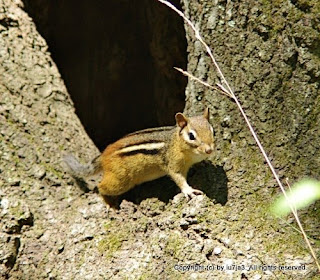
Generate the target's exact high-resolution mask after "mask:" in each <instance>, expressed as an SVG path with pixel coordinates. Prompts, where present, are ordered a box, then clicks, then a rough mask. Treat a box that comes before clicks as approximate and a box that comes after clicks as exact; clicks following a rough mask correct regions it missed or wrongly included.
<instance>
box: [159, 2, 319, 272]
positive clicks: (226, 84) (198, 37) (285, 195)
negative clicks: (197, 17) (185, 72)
mask: <svg viewBox="0 0 320 280" xmlns="http://www.w3.org/2000/svg"><path fill="white" fill-rule="evenodd" d="M158 1H159V2H161V3H163V4H164V5H166V6H168V7H169V8H170V9H172V10H174V11H175V12H176V13H177V14H178V15H180V16H181V17H182V18H183V19H184V20H185V21H186V23H187V24H188V25H189V26H190V27H191V29H192V30H193V32H194V34H195V37H196V39H198V40H199V42H200V43H201V44H202V45H203V46H204V48H205V50H206V52H207V53H208V54H209V56H210V58H211V60H212V62H213V64H214V66H215V67H216V69H217V72H218V74H219V75H220V78H221V79H222V82H223V83H224V84H225V86H226V87H227V89H226V90H224V91H225V92H226V93H227V94H231V96H232V98H233V99H234V101H235V102H236V104H237V106H238V108H239V110H240V113H241V114H242V116H243V118H244V120H245V122H246V124H247V126H248V128H249V130H250V132H251V134H252V136H253V138H254V140H255V141H256V143H257V145H258V147H259V149H260V151H261V153H262V155H263V157H264V159H265V161H266V162H267V164H268V166H269V169H270V170H271V172H272V174H273V177H274V178H275V180H276V182H277V183H278V185H279V187H280V189H281V191H282V192H283V195H284V197H285V198H286V199H287V201H288V203H289V206H290V209H291V212H292V213H293V215H294V217H295V219H296V221H297V224H298V226H299V228H300V230H301V232H302V235H303V237H304V239H305V241H306V243H307V246H308V247H309V250H310V252H311V255H312V257H313V258H314V260H315V263H316V265H317V267H318V270H319V271H320V264H319V262H318V260H317V257H316V254H315V252H314V250H313V248H312V246H311V244H310V242H309V239H308V237H307V235H306V233H305V231H304V229H303V227H302V224H301V222H300V219H299V217H298V215H297V213H296V211H295V209H294V207H293V205H292V203H291V201H290V199H289V198H288V196H287V194H286V191H285V189H284V187H283V185H282V183H281V181H280V178H279V176H278V174H277V172H276V170H275V168H274V167H273V165H272V163H271V160H270V159H269V157H268V155H267V153H266V151H265V149H264V148H263V146H262V144H261V142H260V140H259V138H258V135H257V134H256V132H255V130H254V129H253V127H252V125H251V123H250V121H249V119H248V117H247V115H246V113H245V111H244V110H243V108H242V106H241V104H240V102H239V100H238V98H237V97H236V95H235V94H234V92H233V90H232V89H231V87H230V85H229V83H228V82H227V80H226V78H225V76H224V74H223V73H222V71H221V69H220V67H219V65H218V63H217V61H216V60H215V58H214V56H213V54H212V51H211V49H210V48H209V46H208V45H207V44H206V43H205V42H204V40H203V39H202V37H201V35H200V33H199V31H198V30H197V29H196V28H195V26H194V25H193V23H192V22H191V21H190V20H189V19H188V18H187V17H186V16H185V15H184V14H183V13H182V12H181V11H180V10H178V9H177V8H176V7H175V6H173V5H172V4H171V3H169V2H168V1H166V0H158ZM220 86H221V87H222V88H224V87H223V86H222V85H220Z"/></svg>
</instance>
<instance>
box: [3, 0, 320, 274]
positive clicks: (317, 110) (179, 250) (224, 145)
mask: <svg viewBox="0 0 320 280" xmlns="http://www.w3.org/2000/svg"><path fill="white" fill-rule="evenodd" d="M182 2H183V4H184V5H183V9H184V11H185V12H186V14H187V15H188V16H189V17H190V18H191V19H192V21H193V22H195V23H196V25H197V26H198V28H199V29H200V31H201V33H202V34H203V35H204V38H205V40H206V42H208V43H209V45H210V46H211V47H212V49H213V50H214V52H215V54H216V55H217V60H218V61H219V62H220V63H221V66H222V69H223V71H224V72H225V74H226V76H227V77H228V79H229V80H230V81H231V84H232V87H233V88H234V89H235V91H236V94H237V95H238V96H239V98H240V100H241V102H242V104H243V106H244V108H245V110H246V112H247V113H248V115H249V117H250V119H251V120H252V122H253V124H254V126H255V128H256V129H257V131H258V132H259V136H260V138H261V139H262V142H263V144H264V145H265V147H266V149H267V151H268V153H269V154H270V155H271V156H272V159H273V162H274V164H275V166H276V167H277V169H278V170H279V172H280V174H281V175H282V176H288V177H289V178H290V180H292V181H294V180H295V179H297V178H299V177H304V176H313V177H318V178H319V175H318V174H319V169H320V168H319V166H320V165H319V163H320V162H319V160H320V149H319V145H318V142H319V141H318V139H319V136H320V135H319V134H320V131H319V119H320V116H319V114H320V106H319V101H320V97H319V89H318V87H319V82H318V79H319V75H320V68H319V67H320V58H319V55H320V46H319V43H320V40H319V29H320V25H319V18H318V15H319V12H320V7H319V4H318V2H317V1H291V2H290V1H272V2H273V4H272V5H271V4H270V3H269V1H253V0H252V1H250V0H246V1H241V2H240V3H238V2H237V4H235V3H233V2H231V1H197V2H196V1H182ZM186 29H187V39H188V52H189V57H188V63H189V64H188V70H189V71H190V72H192V73H193V74H194V75H196V76H198V77H200V78H202V79H205V80H208V81H209V82H210V83H212V84H214V83H215V82H217V76H216V72H215V70H214V69H213V67H212V66H211V63H210V60H209V59H208V57H207V56H206V55H205V53H204V52H203V49H202V47H201V46H200V45H199V43H198V42H196V41H195V39H194V38H193V37H192V36H191V35H190V33H188V30H189V29H188V28H186ZM168 49H170V48H168ZM0 97H1V99H0V124H1V126H0V140H1V141H0V156H1V161H0V187H1V188H0V227H1V228H0V229H1V231H0V242H1V243H0V245H1V247H0V275H1V277H3V278H10V279H110V278H112V279H273V278H275V277H278V279H316V277H317V276H315V273H316V269H315V266H314V264H313V261H312V258H311V257H310V256H309V254H308V251H307V250H306V247H305V244H304V242H303V241H302V237H301V235H300V234H299V233H297V232H296V231H295V230H294V229H292V227H290V224H292V225H294V222H293V220H292V218H291V217H289V218H288V219H286V221H280V220H278V219H275V218H273V217H271V216H270V214H269V213H268V205H269V204H268V203H269V202H270V201H271V199H272V197H274V195H275V193H278V189H277V187H276V186H275V184H274V181H273V179H272V178H271V174H270V172H269V171H268V170H267V168H266V166H265V164H264V162H263V159H262V156H261V155H260V154H259V152H258V149H257V148H256V146H255V145H254V142H253V140H252V138H251V136H250V134H249V132H248V129H247V128H246V127H245V125H244V122H243V120H242V118H241V116H240V114H239V113H238V111H237V108H236V106H235V104H234V103H233V102H232V101H230V100H229V99H227V98H226V97H224V96H221V95H219V94H218V93H212V92H210V91H208V90H207V89H205V88H203V87H202V86H199V85H197V84H195V83H194V82H189V84H188V87H187V90H186V112H187V113H189V114H195V113H196V112H200V111H202V109H203V107H204V106H209V107H210V109H211V112H212V116H211V120H212V124H213V125H214V128H215V135H216V151H215V155H214V156H213V157H212V159H211V163H210V162H207V163H202V164H200V165H198V166H197V167H195V168H194V169H193V170H192V171H191V172H190V182H191V184H192V185H195V186H197V187H199V188H201V189H202V190H203V191H204V192H205V193H206V196H197V197H195V198H194V199H192V200H190V201H189V202H187V201H185V199H184V197H183V195H181V194H178V195H177V196H175V198H174V199H172V198H173V197H174V195H175V194H176V193H177V190H176V187H175V186H174V184H172V183H170V182H169V180H166V179H163V180H158V181H155V182H152V183H149V184H146V185H144V186H142V187H138V188H137V190H136V191H135V192H132V193H131V194H129V196H128V197H127V198H130V200H133V201H135V203H133V202H132V201H128V200H123V202H122V204H121V208H120V210H119V211H110V212H109V213H107V212H106V208H105V206H104V204H103V203H102V201H101V199H100V198H99V196H98V195H97V194H96V193H94V192H92V191H91V192H88V193H84V192H82V191H81V190H79V188H78V187H77V185H76V183H75V182H74V180H73V179H72V178H71V177H70V176H69V175H68V174H66V173H65V172H64V169H63V166H62V165H61V162H60V160H61V155H62V154H63V153H64V152H76V153H77V154H78V155H80V156H81V158H83V159H86V160H88V159H91V158H93V157H94V156H95V155H97V154H98V150H97V149H96V147H95V146H94V144H93V143H92V141H91V140H90V138H89V137H88V136H87V135H86V133H85V131H84V129H83V127H82V125H81V123H80V121H79V120H78V118H77V116H76V115H75V114H74V107H73V104H72V101H71V100H70V97H69V95H68V93H67V91H66V88H65V86H64V83H63V81H62V79H61V77H60V75H59V73H58V70H57V67H56V66H55V63H54V62H53V60H52V59H51V57H50V55H49V53H48V51H47V45H46V42H45V41H44V40H43V38H42V37H41V36H40V35H39V34H38V32H37V30H36V28H35V25H34V24H33V22H32V19H31V18H30V17H28V15H27V14H26V13H25V12H24V11H23V10H22V2H21V1H19V0H0ZM95 184H96V181H94V180H93V181H90V182H89V185H90V186H92V187H94V185H95ZM130 195H131V196H130ZM153 195H155V196H156V198H152V196H153ZM317 206H318V205H313V206H312V207H309V209H308V210H306V211H305V213H304V214H303V215H302V221H303V224H304V225H305V227H306V229H307V230H308V235H309V236H310V237H311V239H312V242H313V243H314V244H315V245H319V244H318V243H316V241H317V240H319V210H317V209H319V207H317ZM288 224H289V225H288ZM316 247H317V246H316ZM192 264H193V265H194V264H199V265H211V267H210V268H214V270H208V271H194V270H192V269H191V270H189V271H180V270H179V269H182V268H183V267H182V266H179V265H192ZM226 264H228V265H230V266H229V269H228V270H226ZM175 265H178V266H177V267H175ZM217 265H219V266H222V265H224V271H219V270H217ZM232 265H236V266H237V267H236V268H237V270H235V267H233V266H232ZM248 265H257V266H259V265H269V266H275V267H276V268H277V269H276V270H272V267H269V268H267V267H262V268H264V269H265V271H263V270H262V269H261V267H260V268H256V269H252V270H251V271H247V270H243V266H248ZM279 265H289V266H290V265H305V268H306V269H305V270H301V271H291V270H279V269H278V268H279V267H278V266H279ZM184 269H187V267H184ZM198 269H199V267H198ZM246 277H247V278H246Z"/></svg>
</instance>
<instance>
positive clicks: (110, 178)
mask: <svg viewBox="0 0 320 280" xmlns="http://www.w3.org/2000/svg"><path fill="white" fill-rule="evenodd" d="M98 189H99V193H100V195H101V196H102V198H103V199H104V201H105V203H106V204H107V205H109V206H110V207H112V208H116V209H117V208H119V207H118V196H119V195H121V194H123V193H125V192H126V191H128V190H129V189H130V186H128V184H127V182H122V181H121V180H119V178H117V177H116V176H115V175H114V174H113V173H112V172H110V173H105V174H104V176H103V178H102V181H101V183H100V184H99V185H98Z"/></svg>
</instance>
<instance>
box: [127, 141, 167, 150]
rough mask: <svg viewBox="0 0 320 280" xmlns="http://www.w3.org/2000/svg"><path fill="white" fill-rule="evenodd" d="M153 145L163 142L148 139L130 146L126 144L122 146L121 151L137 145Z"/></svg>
mask: <svg viewBox="0 0 320 280" xmlns="http://www.w3.org/2000/svg"><path fill="white" fill-rule="evenodd" d="M154 143H163V141H161V140H154V139H149V140H145V139H144V140H141V141H138V142H135V143H134V144H132V143H130V144H126V145H124V146H123V147H122V148H121V149H123V148H127V147H132V146H138V145H142V144H154Z"/></svg>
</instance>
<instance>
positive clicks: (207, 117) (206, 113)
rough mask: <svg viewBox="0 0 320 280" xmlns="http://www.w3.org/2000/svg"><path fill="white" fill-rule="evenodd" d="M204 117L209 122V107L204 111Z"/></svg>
mask: <svg viewBox="0 0 320 280" xmlns="http://www.w3.org/2000/svg"><path fill="white" fill-rule="evenodd" d="M203 116H204V117H205V118H206V119H207V120H208V121H209V107H207V108H205V109H204V112H203Z"/></svg>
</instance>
